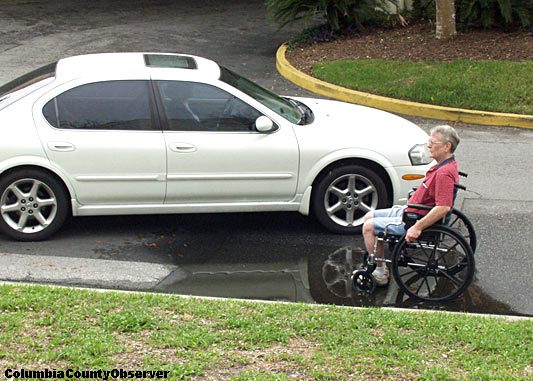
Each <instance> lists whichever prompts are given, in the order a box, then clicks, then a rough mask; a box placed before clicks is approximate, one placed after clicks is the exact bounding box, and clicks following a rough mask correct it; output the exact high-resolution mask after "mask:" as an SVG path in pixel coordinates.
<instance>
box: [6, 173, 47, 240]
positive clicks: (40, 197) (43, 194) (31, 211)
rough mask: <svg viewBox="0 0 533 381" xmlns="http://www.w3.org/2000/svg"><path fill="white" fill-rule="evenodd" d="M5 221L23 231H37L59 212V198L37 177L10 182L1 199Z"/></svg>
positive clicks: (15, 228)
mask: <svg viewBox="0 0 533 381" xmlns="http://www.w3.org/2000/svg"><path fill="white" fill-rule="evenodd" d="M0 207H1V215H2V219H3V220H4V221H5V223H6V224H7V225H8V226H9V227H11V228H12V229H13V230H16V231H18V232H21V233H26V234H28V233H37V232H39V231H42V230H43V229H45V228H46V227H48V226H49V225H50V224H51V223H52V221H53V220H54V218H55V216H56V214H57V198H56V196H55V194H54V192H53V191H52V189H51V188H50V187H49V186H48V185H47V184H45V183H43V182H42V181H39V180H36V179H20V180H17V181H15V182H13V183H12V184H10V185H9V186H8V187H7V188H6V189H5V191H4V193H3V194H2V197H1V199H0Z"/></svg>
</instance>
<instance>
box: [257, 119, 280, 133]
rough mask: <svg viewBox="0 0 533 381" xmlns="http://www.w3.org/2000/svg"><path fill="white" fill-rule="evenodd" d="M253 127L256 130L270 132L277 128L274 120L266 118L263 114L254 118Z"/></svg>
mask: <svg viewBox="0 0 533 381" xmlns="http://www.w3.org/2000/svg"><path fill="white" fill-rule="evenodd" d="M255 128H256V130H257V131H259V132H262V133H268V132H272V131H275V130H276V129H277V127H276V125H275V124H274V122H272V121H271V120H270V119H269V118H267V117H266V116H264V115H263V116H260V117H259V118H257V119H256V121H255Z"/></svg>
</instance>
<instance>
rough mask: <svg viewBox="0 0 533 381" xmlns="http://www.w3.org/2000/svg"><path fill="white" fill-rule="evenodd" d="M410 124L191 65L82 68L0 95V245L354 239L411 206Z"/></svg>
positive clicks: (416, 136)
mask: <svg viewBox="0 0 533 381" xmlns="http://www.w3.org/2000/svg"><path fill="white" fill-rule="evenodd" d="M427 139H428V136H427V134H426V133H425V132H424V131H423V130H422V129H420V128H419V127H418V126H416V125H414V124H413V123H411V122H409V121H407V120H404V119H402V118H400V117H398V116H395V115H392V114H389V113H386V112H382V111H378V110H375V109H371V108H367V107H361V106H356V105H350V104H346V103H341V102H336V101H329V100H319V99H307V98H306V99H303V98H291V97H281V96H278V95H275V94H273V93H272V92H270V91H268V90H265V89H264V88H261V87H260V86H258V85H257V84H255V83H253V82H251V81H249V80H247V79H245V78H243V77H241V76H239V75H237V74H235V73H234V72H232V71H230V70H228V69H226V68H224V67H222V66H219V65H217V64H216V63H215V62H213V61H210V60H207V59H204V58H200V57H195V56H189V55H181V54H180V55H177V54H160V53H108V54H90V55H81V56H75V57H70V58H65V59H61V60H59V61H58V62H56V63H53V64H50V65H47V66H45V67H42V68H40V69H38V70H36V71H34V72H31V73H29V74H27V75H24V76H22V77H20V78H18V79H16V80H14V81H12V82H9V83H7V84H6V85H4V86H2V87H0V208H1V209H0V213H1V218H0V232H1V233H3V234H4V235H6V236H8V237H11V238H13V239H16V240H21V241H29V240H41V239H45V238H48V237H49V236H50V235H52V234H53V233H55V232H56V231H57V230H58V229H59V228H60V227H61V225H62V224H63V223H64V222H65V220H66V219H67V217H68V216H70V215H72V216H96V215H125V214H163V213H219V212H257V211H298V212H300V213H302V214H305V215H307V214H309V213H310V212H312V213H313V214H314V215H315V216H316V218H317V219H318V221H319V222H320V223H321V224H322V225H323V226H324V227H326V228H327V229H329V230H330V231H333V232H337V233H354V232H360V230H361V225H362V219H363V216H364V214H365V213H366V212H368V211H369V210H371V209H374V208H379V207H386V206H389V205H391V204H393V203H402V202H403V203H405V201H406V197H407V193H408V191H409V189H411V188H412V187H413V186H416V185H418V184H419V183H420V179H421V178H423V176H424V174H425V172H426V170H427V169H428V164H429V162H430V161H431V159H430V158H429V157H428V156H427V152H426V147H425V143H426V142H427Z"/></svg>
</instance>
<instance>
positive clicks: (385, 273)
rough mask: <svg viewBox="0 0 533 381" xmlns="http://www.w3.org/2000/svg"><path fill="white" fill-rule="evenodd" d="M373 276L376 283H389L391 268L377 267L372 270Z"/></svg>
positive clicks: (384, 284) (383, 284)
mask: <svg viewBox="0 0 533 381" xmlns="http://www.w3.org/2000/svg"><path fill="white" fill-rule="evenodd" d="M372 276H373V277H374V279H375V280H376V285H378V286H386V285H388V284H389V269H388V268H387V266H383V267H376V269H375V270H374V271H373V272H372Z"/></svg>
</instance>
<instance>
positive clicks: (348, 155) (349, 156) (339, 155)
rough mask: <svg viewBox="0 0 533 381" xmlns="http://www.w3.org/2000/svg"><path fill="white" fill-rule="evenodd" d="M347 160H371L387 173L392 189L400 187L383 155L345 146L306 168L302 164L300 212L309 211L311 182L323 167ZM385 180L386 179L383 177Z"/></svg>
mask: <svg viewBox="0 0 533 381" xmlns="http://www.w3.org/2000/svg"><path fill="white" fill-rule="evenodd" d="M348 160H354V161H355V160H365V161H371V162H373V163H374V164H376V165H378V166H379V167H381V168H382V169H383V170H384V171H385V172H386V174H387V176H388V180H389V181H390V183H391V185H392V189H393V190H395V189H400V178H399V177H398V174H397V173H396V171H395V170H394V167H393V166H392V164H391V162H390V161H389V160H387V158H385V157H384V156H383V155H381V154H379V153H378V152H375V151H372V150H366V149H361V148H346V149H341V150H337V151H334V152H330V153H328V154H327V155H325V156H323V157H321V158H320V159H318V160H317V161H316V162H315V163H314V164H313V165H312V166H311V167H309V168H306V167H305V166H304V164H302V167H301V168H300V169H301V174H302V176H301V179H302V181H301V182H300V183H299V185H298V193H300V194H302V195H303V197H302V200H301V203H300V209H299V211H300V213H302V214H304V215H307V214H309V211H310V205H311V195H312V188H313V183H314V182H315V180H316V179H317V177H318V176H319V175H320V173H322V171H323V170H324V169H326V168H327V167H330V166H331V165H334V163H337V162H342V161H348ZM384 180H385V181H387V179H384ZM391 197H392V198H393V200H396V199H398V197H399V195H397V194H396V193H394V194H392V195H391Z"/></svg>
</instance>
